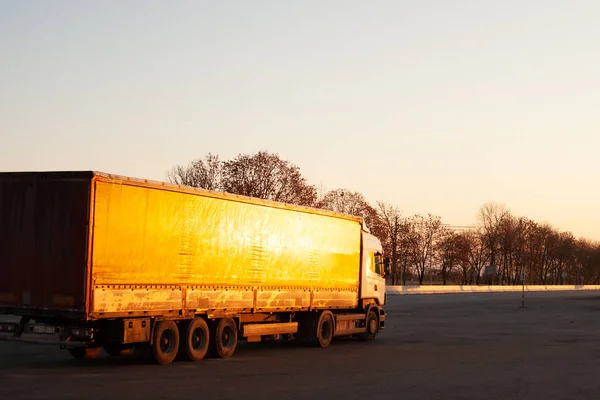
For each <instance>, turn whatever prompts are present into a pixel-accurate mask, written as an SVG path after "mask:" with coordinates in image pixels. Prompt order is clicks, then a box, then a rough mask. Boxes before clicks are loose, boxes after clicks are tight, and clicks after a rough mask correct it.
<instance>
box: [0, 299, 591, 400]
mask: <svg viewBox="0 0 600 400" xmlns="http://www.w3.org/2000/svg"><path fill="white" fill-rule="evenodd" d="M388 301H389V304H388V305H387V313H388V319H387V327H386V330H385V331H384V332H383V333H382V334H381V335H380V336H379V337H378V338H377V339H376V340H375V341H374V342H368V343H366V342H360V341H358V340H355V339H342V340H336V341H335V342H334V343H333V344H332V345H331V346H330V347H328V348H326V349H320V348H311V347H306V346H301V345H295V344H291V343H273V344H244V343H240V345H239V347H238V349H237V351H236V353H235V354H234V356H233V357H232V358H230V359H226V360H220V359H205V360H203V361H201V362H197V363H190V362H177V363H174V364H172V365H168V366H159V365H152V364H147V363H141V362H139V361H135V360H132V359H128V358H111V357H108V356H105V355H102V356H100V357H99V358H98V359H95V360H87V361H77V360H74V359H72V358H70V356H69V354H68V353H67V352H66V351H64V350H60V349H58V348H56V347H54V346H52V347H48V346H43V345H32V344H20V343H12V342H0V398H10V399H46V400H47V399H81V398H86V399H90V400H91V399H106V398H118V399H135V398H140V399H192V398H194V399H198V398H206V399H325V398H328V399H342V398H343V399H370V400H371V399H396V398H398V399H503V400H505V399H528V400H531V399H567V398H568V399H574V398H575V399H596V398H600V380H599V379H598V378H597V375H596V374H597V372H598V368H599V367H600V337H599V334H600V317H599V315H600V293H598V292H562V293H527V294H526V304H525V306H526V308H521V307H520V306H521V294H520V293H497V294H459V295H435V296H429V295H415V296H389V297H388ZM0 318H2V317H1V316H0Z"/></svg>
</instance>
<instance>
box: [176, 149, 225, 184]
mask: <svg viewBox="0 0 600 400" xmlns="http://www.w3.org/2000/svg"><path fill="white" fill-rule="evenodd" d="M221 175H222V163H221V161H220V160H219V156H218V155H216V154H212V153H208V155H206V157H205V158H204V160H202V159H196V160H193V161H192V162H190V163H189V164H188V165H187V166H182V165H177V166H175V167H174V168H173V169H171V171H169V172H168V173H167V180H168V181H169V182H171V183H174V184H177V185H184V186H192V187H197V188H202V189H208V190H219V191H220V190H222V187H221Z"/></svg>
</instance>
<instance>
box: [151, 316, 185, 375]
mask: <svg viewBox="0 0 600 400" xmlns="http://www.w3.org/2000/svg"><path fill="white" fill-rule="evenodd" d="M178 351H179V329H178V328H177V324H176V323H175V322H174V321H159V322H158V323H157V324H156V327H155V328H154V334H153V340H152V356H153V358H154V361H155V362H156V363H158V364H161V365H166V364H171V363H172V362H173V360H174V359H175V357H176V356H177V352H178Z"/></svg>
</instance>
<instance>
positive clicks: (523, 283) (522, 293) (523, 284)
mask: <svg viewBox="0 0 600 400" xmlns="http://www.w3.org/2000/svg"><path fill="white" fill-rule="evenodd" d="M521 285H522V290H521V308H525V266H524V265H523V264H521Z"/></svg>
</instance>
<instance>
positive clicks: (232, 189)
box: [223, 151, 317, 206]
mask: <svg viewBox="0 0 600 400" xmlns="http://www.w3.org/2000/svg"><path fill="white" fill-rule="evenodd" d="M223 190H225V191H226V192H229V193H235V194H239V195H243V196H251V197H258V198H261V199H266V200H273V201H280V202H284V203H289V204H299V205H304V206H313V205H314V204H315V201H316V199H317V190H316V188H315V187H314V186H312V185H309V184H307V182H306V179H305V178H304V177H303V176H302V175H301V174H300V169H299V168H298V167H297V166H296V165H294V164H292V163H290V162H289V161H286V160H283V159H281V158H280V157H279V156H278V155H277V154H272V153H268V152H265V151H260V152H258V153H257V154H254V155H248V154H240V155H238V156H237V157H236V158H235V159H233V160H230V161H225V162H224V163H223Z"/></svg>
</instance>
